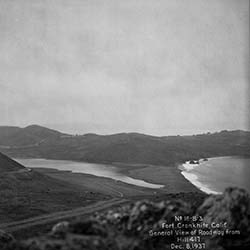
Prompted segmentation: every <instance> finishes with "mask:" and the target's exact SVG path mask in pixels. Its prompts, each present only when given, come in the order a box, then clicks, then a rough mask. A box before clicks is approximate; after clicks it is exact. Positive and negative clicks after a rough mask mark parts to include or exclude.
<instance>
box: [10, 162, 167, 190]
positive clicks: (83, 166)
mask: <svg viewBox="0 0 250 250" xmlns="http://www.w3.org/2000/svg"><path fill="white" fill-rule="evenodd" d="M15 161H17V162H19V163H20V164H22V165H23V166H25V167H27V168H50V169H57V170H63V171H71V172H73V173H82V174H90V175H95V176H99V177H106V178H111V179H114V180H116V181H121V182H125V183H127V184H132V185H136V186H140V187H146V188H154V189H158V188H163V187H164V185H159V184H153V183H149V182H146V181H143V180H140V179H134V178H131V177H129V176H126V175H125V174H124V173H122V172H121V171H119V168H118V167H115V166H113V165H105V164H96V163H86V162H75V161H65V160H47V159H15Z"/></svg>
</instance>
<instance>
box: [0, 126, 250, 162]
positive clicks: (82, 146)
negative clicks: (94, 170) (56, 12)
mask: <svg viewBox="0 0 250 250" xmlns="http://www.w3.org/2000/svg"><path fill="white" fill-rule="evenodd" d="M45 130H46V129H45ZM58 133H59V132H58ZM29 135H30V134H29ZM32 136H33V134H32ZM12 137H13V135H12ZM39 138H40V139H41V138H42V137H41V136H40V137H39ZM43 138H44V137H43ZM4 143H6V141H5V142H3V141H2V138H1V137H0V144H4ZM20 144H23V143H21V142H20V143H19V145H20ZM2 150H3V152H5V153H6V154H8V155H9V156H12V157H34V158H37V157H38V158H48V159H67V160H77V161H86V162H95V163H113V162H124V163H145V164H153V165H173V164H174V163H179V162H184V161H186V160H190V159H199V158H208V157H216V156H229V155H239V156H246V157H250V132H244V131H221V132H220V133H214V134H201V135H193V136H165V137H156V136H149V135H144V134H138V133H122V134H114V135H105V136H103V135H95V134H86V135H83V136H70V135H63V134H60V135H59V136H48V137H46V139H43V140H42V141H40V143H38V144H36V145H33V146H32V145H30V146H23V147H10V148H3V149H2Z"/></svg>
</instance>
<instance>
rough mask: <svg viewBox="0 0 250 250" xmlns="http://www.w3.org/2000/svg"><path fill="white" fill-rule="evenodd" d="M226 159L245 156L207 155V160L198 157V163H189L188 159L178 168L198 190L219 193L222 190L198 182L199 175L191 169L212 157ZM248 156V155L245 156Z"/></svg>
mask: <svg viewBox="0 0 250 250" xmlns="http://www.w3.org/2000/svg"><path fill="white" fill-rule="evenodd" d="M223 158H225V159H228V158H239V159H241V158H245V157H241V156H234V155H232V156H217V157H209V158H206V159H207V161H203V159H199V160H197V161H198V162H199V164H190V163H189V162H190V161H186V162H185V163H182V164H180V165H179V166H178V168H179V169H180V171H181V174H182V175H183V176H184V177H185V178H186V179H187V180H188V181H190V182H191V183H192V184H194V185H195V186H196V187H197V188H198V189H199V190H201V191H203V192H205V193H206V194H221V193H222V192H219V191H215V190H213V188H212V187H208V186H207V185H206V184H204V183H202V182H200V180H199V177H198V176H197V174H196V173H193V172H192V171H193V170H194V169H195V168H197V167H199V166H200V165H201V164H202V163H203V162H209V161H211V160H213V159H223ZM246 158H248V157H246Z"/></svg>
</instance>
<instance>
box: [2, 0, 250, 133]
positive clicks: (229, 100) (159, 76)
mask: <svg viewBox="0 0 250 250" xmlns="http://www.w3.org/2000/svg"><path fill="white" fill-rule="evenodd" d="M248 90H249V0H209V1H207V0H189V1H186V0H158V1H155V0H126V1H124V0H70V1H69V0H36V1H34V0H0V125H11V126H21V127H25V126H28V125H30V124H39V125H43V126H48V127H50V128H54V129H58V130H61V131H63V132H69V133H78V134H84V133H98V134H112V133H120V132H140V133H146V134H152V135H176V134H180V135H183V134H197V133H203V132H208V131H210V132H214V131H220V130H224V129H228V130H233V129H244V130H249V113H250V112H249V109H250V98H249V95H248Z"/></svg>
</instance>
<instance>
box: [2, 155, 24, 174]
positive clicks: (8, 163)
mask: <svg viewBox="0 0 250 250" xmlns="http://www.w3.org/2000/svg"><path fill="white" fill-rule="evenodd" d="M22 169H25V168H24V167H23V166H22V165H21V164H19V163H17V162H16V161H13V160H12V159H10V158H9V157H7V156H5V155H3V154H2V153H0V173H4V172H9V171H17V170H22Z"/></svg>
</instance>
